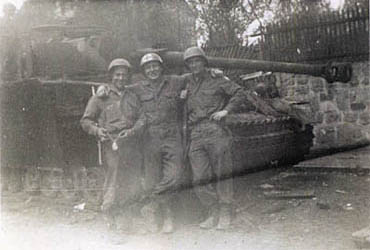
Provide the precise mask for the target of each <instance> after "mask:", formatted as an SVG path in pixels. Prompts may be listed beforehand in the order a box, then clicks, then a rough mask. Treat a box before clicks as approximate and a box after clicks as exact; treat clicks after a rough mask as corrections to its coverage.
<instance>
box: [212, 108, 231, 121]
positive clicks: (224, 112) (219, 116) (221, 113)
mask: <svg viewBox="0 0 370 250" xmlns="http://www.w3.org/2000/svg"><path fill="white" fill-rule="evenodd" d="M228 113H229V112H228V111H227V110H221V111H218V112H215V113H213V114H212V115H211V117H210V119H211V120H215V121H219V120H221V119H222V118H224V117H225V116H227V114H228Z"/></svg>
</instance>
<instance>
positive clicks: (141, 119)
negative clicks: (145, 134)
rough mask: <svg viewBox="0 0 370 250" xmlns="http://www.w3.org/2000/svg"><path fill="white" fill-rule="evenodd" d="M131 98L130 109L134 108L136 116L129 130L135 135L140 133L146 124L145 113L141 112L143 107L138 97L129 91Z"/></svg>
mask: <svg viewBox="0 0 370 250" xmlns="http://www.w3.org/2000/svg"><path fill="white" fill-rule="evenodd" d="M131 98H132V102H131V105H132V109H133V110H134V112H135V117H136V118H137V119H136V121H134V125H133V126H132V128H131V132H132V134H133V135H136V134H140V133H142V131H143V129H144V127H145V124H146V117H145V113H144V112H143V107H142V104H141V102H140V99H139V97H138V96H137V95H136V94H134V93H131Z"/></svg>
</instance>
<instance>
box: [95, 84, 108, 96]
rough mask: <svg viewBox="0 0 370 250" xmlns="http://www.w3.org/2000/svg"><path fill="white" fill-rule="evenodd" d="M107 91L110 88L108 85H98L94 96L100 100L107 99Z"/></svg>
mask: <svg viewBox="0 0 370 250" xmlns="http://www.w3.org/2000/svg"><path fill="white" fill-rule="evenodd" d="M109 91H110V88H109V86H108V85H100V86H99V87H98V89H97V90H96V96H97V97H99V98H101V99H104V98H107V97H108V96H109Z"/></svg>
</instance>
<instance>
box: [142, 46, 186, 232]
mask: <svg viewBox="0 0 370 250" xmlns="http://www.w3.org/2000/svg"><path fill="white" fill-rule="evenodd" d="M140 66H141V67H142V70H143V73H144V75H145V78H146V79H145V80H143V81H141V82H139V83H138V84H137V87H136V90H135V92H136V93H137V95H138V96H139V98H140V100H141V103H142V106H143V112H144V113H145V115H146V122H147V125H146V129H145V132H144V135H143V142H144V143H143V144H144V145H143V151H144V189H145V190H146V192H148V193H150V194H151V195H150V196H152V199H150V202H149V203H148V204H146V205H145V206H144V207H143V208H142V213H143V215H144V217H145V218H146V219H147V222H149V223H148V230H150V231H152V232H155V231H157V230H158V223H156V222H155V216H154V215H155V213H156V212H158V208H161V209H162V212H163V215H164V222H163V228H162V232H163V233H171V232H173V230H174V224H173V211H172V210H171V207H170V206H171V203H172V201H173V199H174V195H173V194H172V193H173V192H174V191H175V190H176V189H177V188H178V186H179V185H180V179H181V177H182V173H183V150H182V145H181V133H180V129H179V123H178V111H179V110H178V102H179V101H180V99H179V94H180V91H181V87H182V86H183V85H182V84H183V81H182V78H180V77H178V76H167V75H166V76H165V75H163V70H164V68H163V61H162V58H161V57H160V56H159V55H157V54H155V53H148V54H146V55H144V56H143V57H142V58H141V62H140Z"/></svg>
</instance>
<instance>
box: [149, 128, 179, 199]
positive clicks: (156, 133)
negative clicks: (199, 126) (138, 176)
mask: <svg viewBox="0 0 370 250" xmlns="http://www.w3.org/2000/svg"><path fill="white" fill-rule="evenodd" d="M143 144H144V145H143V149H144V189H145V190H146V191H151V192H152V193H153V194H164V193H171V192H175V191H176V190H177V188H178V187H179V186H180V185H181V179H182V173H183V170H184V166H183V149H182V144H181V135H180V133H179V129H178V127H177V125H172V126H169V125H168V124H166V126H151V127H149V128H148V129H147V130H146V133H145V135H144V139H143Z"/></svg>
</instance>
